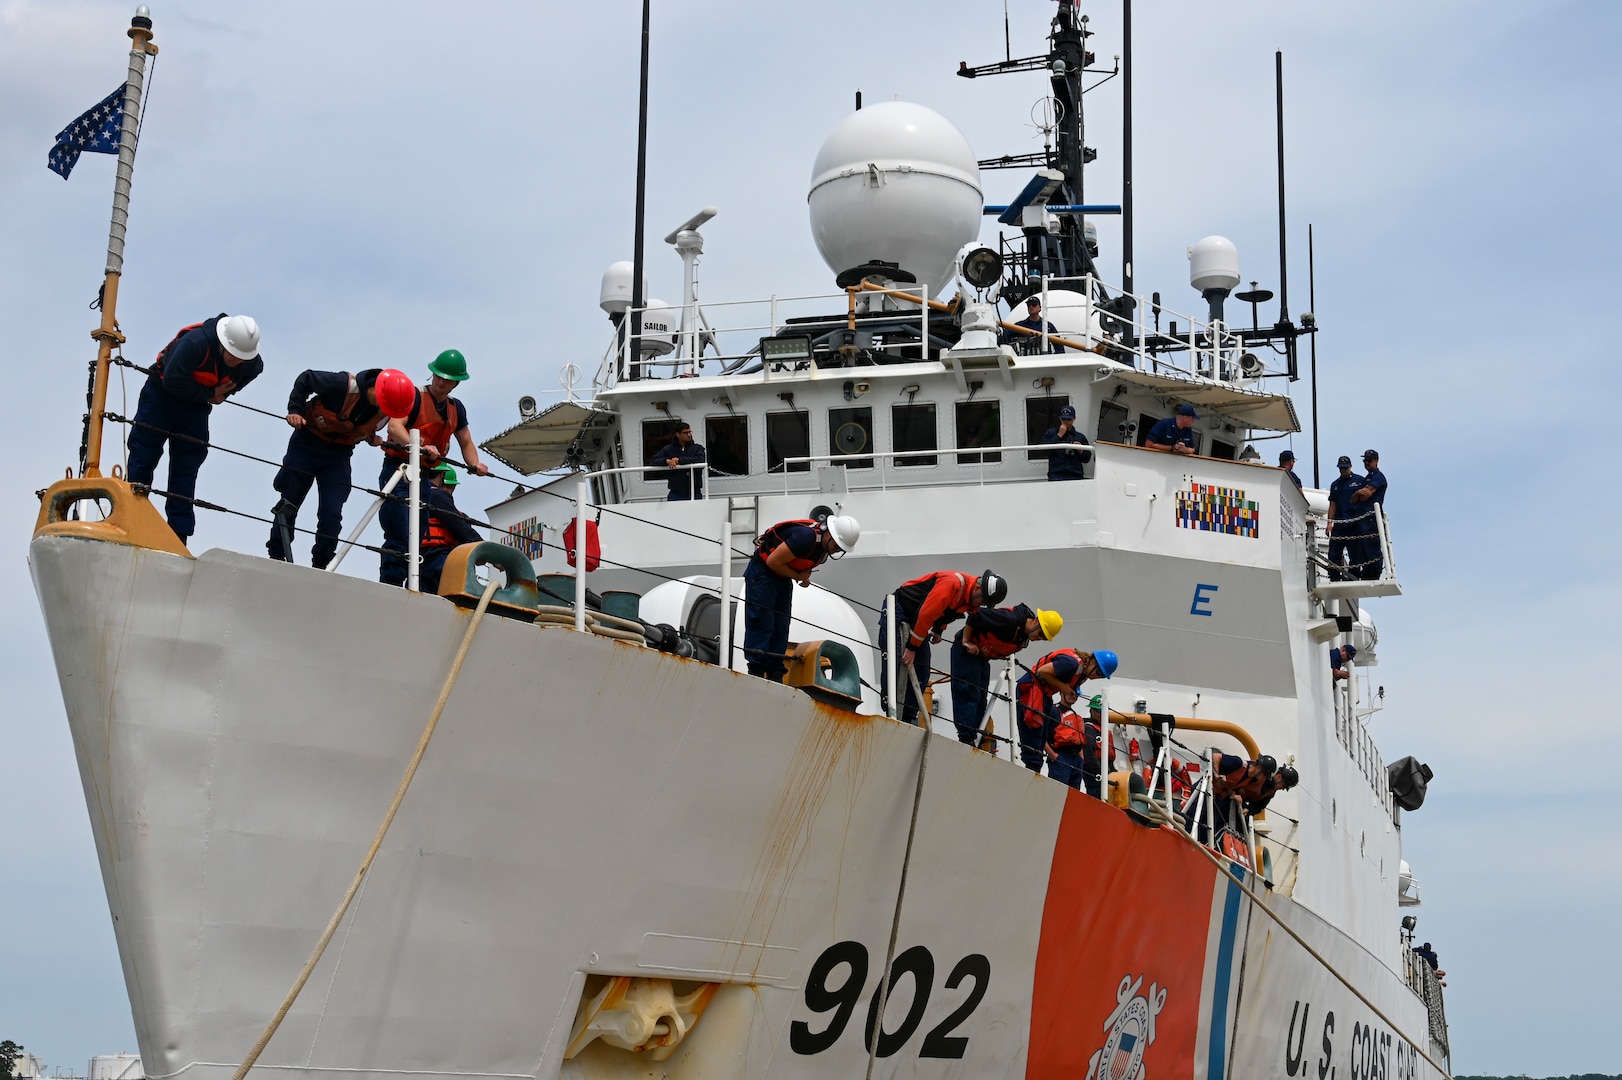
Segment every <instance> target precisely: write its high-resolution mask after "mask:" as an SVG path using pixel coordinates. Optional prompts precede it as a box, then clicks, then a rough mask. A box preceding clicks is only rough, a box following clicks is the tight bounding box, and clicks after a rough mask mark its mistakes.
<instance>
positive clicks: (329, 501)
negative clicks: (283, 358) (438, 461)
mask: <svg viewBox="0 0 1622 1080" xmlns="http://www.w3.org/2000/svg"><path fill="white" fill-rule="evenodd" d="M415 402H416V389H415V388H414V387H413V386H412V385H411V378H410V376H408V375H406V374H405V372H403V371H395V370H394V369H393V368H388V369H380V368H369V369H367V370H366V371H362V372H358V373H357V374H354V375H351V374H350V373H349V372H347V371H303V372H300V373H299V377H298V378H297V379H294V380H293V390H292V392H291V393H289V394H288V396H287V426H288V427H290V428H292V429H293V434H292V435H290V436H288V439H287V453H286V454H285V455H283V456H282V467H281V471H280V472H278V473H277V474H276V479H275V481H274V482H273V484H272V486H273V487H274V488H275V489H276V490H277V492H279V493H280V494H281V499H280V501H278V502H277V503H276V507H275V509H274V510H272V511H271V515H272V517H274V518H275V519H276V520H275V523H274V524H272V525H271V527H270V540H269V541H267V542H266V544H265V550H266V551H267V552H269V553H270V557H271V558H272V559H281V560H283V561H284V562H292V561H293V553H292V551H290V550H289V549H288V545H287V540H288V539H290V538H291V536H292V533H293V526H294V523H295V522H297V521H298V512H299V507H301V506H303V505H304V499H305V496H307V495H309V493H310V485H311V484H314V485H316V491H317V502H316V511H315V544H314V545H313V546H312V547H311V548H310V565H311V566H314V567H315V568H316V569H318V570H321V569H325V568H326V566H327V564H328V563H330V562H331V561H332V557H333V556H334V555H335V554H337V552H338V536H339V534H340V533H341V532H342V531H343V526H344V518H343V515H344V503H345V502H346V501H348V499H349V486H350V468H349V466H350V459H351V458H353V457H354V456H355V447H357V446H359V445H360V444H361V443H368V444H370V445H372V446H378V445H380V444H381V443H382V442H383V436H382V434H381V429H382V427H383V425H385V424H387V423H388V422H389V418H390V417H400V416H404V415H405V414H406V413H408V412H410V411H411V406H412V405H413V404H415ZM284 530H285V532H286V534H287V535H286V537H284V536H283V531H284Z"/></svg>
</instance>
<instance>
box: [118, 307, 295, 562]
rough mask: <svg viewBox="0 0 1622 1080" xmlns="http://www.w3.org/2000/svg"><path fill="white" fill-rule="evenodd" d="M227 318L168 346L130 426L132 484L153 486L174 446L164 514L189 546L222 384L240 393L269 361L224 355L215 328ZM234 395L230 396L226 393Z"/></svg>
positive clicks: (186, 333) (189, 332) (178, 337)
mask: <svg viewBox="0 0 1622 1080" xmlns="http://www.w3.org/2000/svg"><path fill="white" fill-rule="evenodd" d="M225 317H226V316H225V315H223V314H221V315H216V316H215V317H214V318H212V319H209V320H207V321H205V322H202V323H199V324H197V325H196V326H194V327H191V328H190V329H188V330H185V331H182V332H181V333H180V334H178V335H176V337H175V339H174V340H173V341H171V342H170V343H169V344H168V345H167V346H165V347H164V349H163V351H162V352H160V353H159V354H158V359H157V362H156V363H155V364H153V367H152V372H151V374H149V375H148V376H147V380H146V382H145V383H143V384H142V386H141V398H140V401H139V402H138V403H137V404H136V406H135V422H134V423H133V424H132V425H130V437H129V462H128V464H127V465H126V467H125V478H126V479H128V480H129V482H130V483H132V484H145V485H147V486H148V487H150V486H152V478H153V476H154V475H155V474H156V473H157V471H158V462H159V461H160V460H162V458H163V448H164V444H165V443H168V445H169V479H168V482H167V486H168V490H169V492H170V493H171V494H172V495H174V496H177V497H176V498H166V499H165V500H164V502H163V513H164V516H165V517H166V518H168V519H169V527H170V528H171V529H173V530H174V531H175V535H176V536H178V537H180V539H181V540H182V541H183V542H184V541H185V540H186V538H187V537H189V536H191V534H192V533H194V532H196V531H197V514H196V511H195V509H194V508H193V506H192V502H191V500H192V498H193V496H195V495H196V494H197V473H198V471H199V470H200V469H202V467H203V459H204V458H206V457H208V416H209V413H211V412H213V410H214V406H213V404H212V399H213V397H214V395H215V394H216V393H218V391H219V387H220V384H221V383H222V382H225V381H226V380H230V383H231V384H232V389H231V390H230V393H231V394H234V393H236V392H237V391H238V390H241V389H242V388H243V387H245V386H247V385H248V384H249V383H251V382H253V381H254V379H256V378H258V377H259V374H260V372H262V371H264V370H265V364H264V361H263V360H261V359H260V358H259V357H257V356H255V357H254V358H253V359H252V360H238V359H237V358H236V357H234V356H232V355H231V354H230V353H228V352H226V351H225V348H224V346H222V345H221V344H220V339H219V337H218V335H217V333H216V331H215V326H216V325H217V324H218V323H219V321H220V320H221V319H223V318H225ZM227 396H229V394H228V395H227Z"/></svg>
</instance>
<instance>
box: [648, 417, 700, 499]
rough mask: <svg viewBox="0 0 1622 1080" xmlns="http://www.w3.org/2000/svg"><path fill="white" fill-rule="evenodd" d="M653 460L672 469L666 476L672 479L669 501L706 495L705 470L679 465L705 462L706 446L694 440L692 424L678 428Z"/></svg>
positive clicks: (698, 497)
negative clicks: (684, 467)
mask: <svg viewBox="0 0 1622 1080" xmlns="http://www.w3.org/2000/svg"><path fill="white" fill-rule="evenodd" d="M653 460H654V461H656V462H662V463H663V464H664V465H665V466H666V467H667V468H669V469H670V470H671V471H670V473H668V474H667V476H666V479H667V480H669V481H670V495H669V496H668V497H667V501H668V502H687V501H689V500H692V499H702V498H703V497H704V470H703V469H682V468H678V467H677V466H680V465H702V464H704V447H703V446H702V445H700V444H699V443H696V442H694V441H693V425H692V424H683V425H682V426H681V427H679V428H677V429H676V434H675V436H674V437H673V438H672V439H671V441H670V442H668V443H666V444H665V445H664V447H662V448H661V449H660V451H659V452H658V453H657V454H655V455H653Z"/></svg>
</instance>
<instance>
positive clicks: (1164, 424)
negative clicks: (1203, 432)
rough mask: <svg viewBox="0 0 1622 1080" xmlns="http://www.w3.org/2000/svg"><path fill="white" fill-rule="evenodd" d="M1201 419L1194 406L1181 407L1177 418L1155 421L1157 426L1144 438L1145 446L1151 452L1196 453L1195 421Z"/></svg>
mask: <svg viewBox="0 0 1622 1080" xmlns="http://www.w3.org/2000/svg"><path fill="white" fill-rule="evenodd" d="M1199 418H1200V414H1199V413H1197V412H1195V411H1194V406H1192V405H1188V404H1184V405H1179V406H1178V407H1177V414H1176V415H1175V416H1168V417H1165V418H1164V419H1161V420H1157V421H1155V426H1154V427H1152V428H1150V429H1149V434H1148V435H1146V436H1144V442H1143V445H1144V446H1147V447H1148V448H1149V449H1151V450H1165V451H1168V452H1170V453H1173V454H1193V453H1196V452H1197V451H1195V449H1194V421H1196V420H1198V419H1199Z"/></svg>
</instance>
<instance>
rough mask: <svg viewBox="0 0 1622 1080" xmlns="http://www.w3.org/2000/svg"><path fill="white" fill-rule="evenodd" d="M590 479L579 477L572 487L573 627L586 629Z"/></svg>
mask: <svg viewBox="0 0 1622 1080" xmlns="http://www.w3.org/2000/svg"><path fill="white" fill-rule="evenodd" d="M590 505H591V481H589V480H587V479H586V478H585V477H583V476H582V477H581V478H580V480H579V481H577V482H576V483H575V489H574V628H575V629H576V630H581V631H584V630H585V629H586V510H587V508H588V507H589V506H590Z"/></svg>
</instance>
